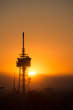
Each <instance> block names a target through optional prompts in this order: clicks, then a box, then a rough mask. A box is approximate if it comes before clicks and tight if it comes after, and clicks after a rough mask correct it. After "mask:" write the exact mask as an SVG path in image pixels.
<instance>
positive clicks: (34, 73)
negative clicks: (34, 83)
mask: <svg viewBox="0 0 73 110" xmlns="http://www.w3.org/2000/svg"><path fill="white" fill-rule="evenodd" d="M28 75H29V76H30V77H32V76H35V75H36V72H35V71H29V72H28Z"/></svg>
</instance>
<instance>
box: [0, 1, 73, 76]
mask: <svg viewBox="0 0 73 110" xmlns="http://www.w3.org/2000/svg"><path fill="white" fill-rule="evenodd" d="M23 31H24V32H25V48H26V53H28V54H29V55H30V56H31V57H32V66H31V68H32V70H34V71H36V72H38V73H49V74H50V73H61V72H62V73H72V72H73V0H0V71H4V72H14V71H16V58H17V57H18V55H19V54H20V53H21V47H22V44H21V43H22V32H23Z"/></svg>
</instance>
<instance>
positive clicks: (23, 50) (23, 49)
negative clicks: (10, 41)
mask: <svg viewBox="0 0 73 110" xmlns="http://www.w3.org/2000/svg"><path fill="white" fill-rule="evenodd" d="M22 34H23V48H22V55H23V56H24V52H25V48H24V32H23V33H22Z"/></svg>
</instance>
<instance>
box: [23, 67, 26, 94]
mask: <svg viewBox="0 0 73 110" xmlns="http://www.w3.org/2000/svg"><path fill="white" fill-rule="evenodd" d="M25 91H26V90H25V67H23V87H22V92H23V95H25Z"/></svg>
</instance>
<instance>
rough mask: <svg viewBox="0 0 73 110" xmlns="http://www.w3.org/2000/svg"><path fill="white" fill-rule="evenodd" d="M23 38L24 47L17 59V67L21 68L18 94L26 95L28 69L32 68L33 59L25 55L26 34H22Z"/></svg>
mask: <svg viewBox="0 0 73 110" xmlns="http://www.w3.org/2000/svg"><path fill="white" fill-rule="evenodd" d="M22 36H23V43H22V44H23V47H22V54H21V55H20V57H19V58H17V61H16V66H17V67H18V68H19V84H18V92H19V93H20V91H21V89H22V91H21V93H23V94H24V95H25V92H26V77H25V76H26V68H27V67H29V66H31V58H30V57H29V56H28V55H27V54H25V48H24V32H23V33H22ZM21 77H22V86H21Z"/></svg>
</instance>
